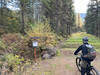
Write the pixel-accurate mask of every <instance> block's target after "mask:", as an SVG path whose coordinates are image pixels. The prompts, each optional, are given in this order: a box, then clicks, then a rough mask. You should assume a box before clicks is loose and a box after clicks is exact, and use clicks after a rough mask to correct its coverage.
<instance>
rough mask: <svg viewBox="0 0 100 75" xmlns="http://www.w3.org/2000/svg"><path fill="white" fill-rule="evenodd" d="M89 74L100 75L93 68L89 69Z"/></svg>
mask: <svg viewBox="0 0 100 75" xmlns="http://www.w3.org/2000/svg"><path fill="white" fill-rule="evenodd" d="M90 73H91V74H92V75H100V74H99V72H98V71H97V70H96V69H95V68H94V67H91V70H90Z"/></svg>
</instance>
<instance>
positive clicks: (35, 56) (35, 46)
mask: <svg viewBox="0 0 100 75" xmlns="http://www.w3.org/2000/svg"><path fill="white" fill-rule="evenodd" d="M32 45H33V48H34V59H35V62H36V60H37V55H36V54H37V53H36V50H37V47H38V41H36V40H35V41H33V42H32Z"/></svg>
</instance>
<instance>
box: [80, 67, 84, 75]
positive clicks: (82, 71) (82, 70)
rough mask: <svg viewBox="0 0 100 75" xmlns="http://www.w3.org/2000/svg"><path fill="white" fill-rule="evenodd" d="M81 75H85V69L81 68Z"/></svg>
mask: <svg viewBox="0 0 100 75" xmlns="http://www.w3.org/2000/svg"><path fill="white" fill-rule="evenodd" d="M81 75H85V68H83V67H81Z"/></svg>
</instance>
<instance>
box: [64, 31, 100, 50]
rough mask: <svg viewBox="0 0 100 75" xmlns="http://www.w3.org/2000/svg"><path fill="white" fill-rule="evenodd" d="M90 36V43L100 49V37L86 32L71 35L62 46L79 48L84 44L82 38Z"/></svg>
mask: <svg viewBox="0 0 100 75" xmlns="http://www.w3.org/2000/svg"><path fill="white" fill-rule="evenodd" d="M85 36H88V38H89V43H90V44H91V45H93V46H94V47H95V49H97V50H98V51H100V39H98V38H97V37H95V36H93V35H90V34H87V33H85V32H80V33H74V34H72V35H71V37H70V38H69V39H68V40H66V41H65V43H64V45H63V47H62V48H77V47H78V46H80V45H81V44H82V38H83V37H85Z"/></svg>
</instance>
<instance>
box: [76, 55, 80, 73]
mask: <svg viewBox="0 0 100 75" xmlns="http://www.w3.org/2000/svg"><path fill="white" fill-rule="evenodd" d="M76 66H77V68H78V70H79V71H80V72H81V58H80V57H77V58H76Z"/></svg>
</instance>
